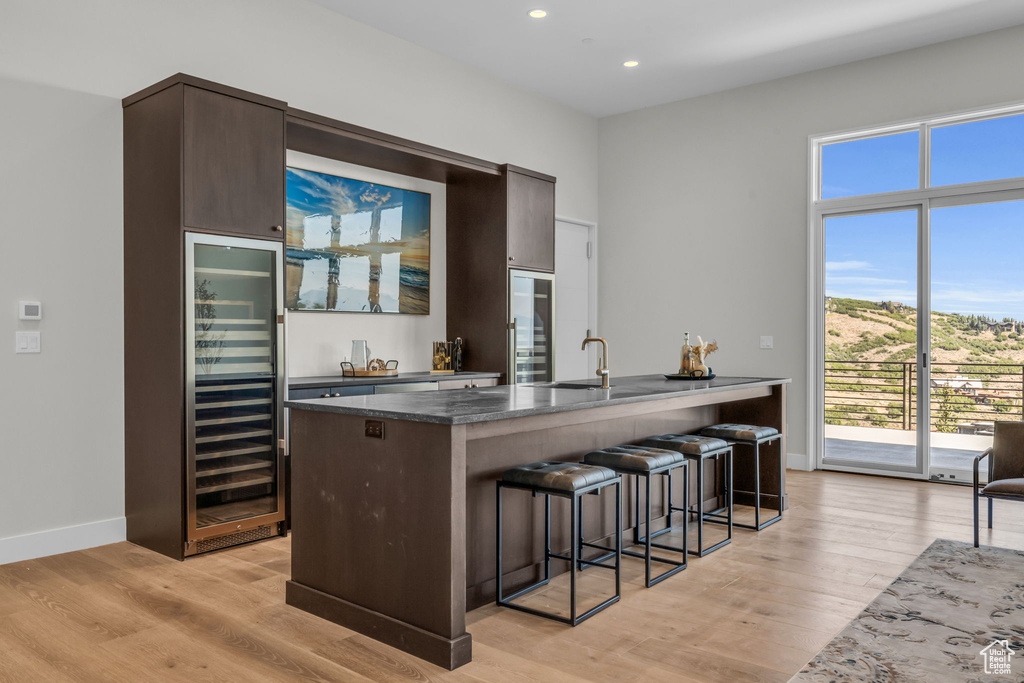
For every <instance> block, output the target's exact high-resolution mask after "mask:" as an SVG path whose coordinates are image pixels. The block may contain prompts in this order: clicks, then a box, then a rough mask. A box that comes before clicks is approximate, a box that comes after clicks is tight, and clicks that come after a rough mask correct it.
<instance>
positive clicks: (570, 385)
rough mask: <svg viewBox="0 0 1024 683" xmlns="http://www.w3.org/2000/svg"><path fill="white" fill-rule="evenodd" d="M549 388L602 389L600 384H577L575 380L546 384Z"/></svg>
mask: <svg viewBox="0 0 1024 683" xmlns="http://www.w3.org/2000/svg"><path fill="white" fill-rule="evenodd" d="M544 386H545V387H546V388H548V389H600V388H601V385H600V384H577V383H575V382H555V383H554V384H545V385H544Z"/></svg>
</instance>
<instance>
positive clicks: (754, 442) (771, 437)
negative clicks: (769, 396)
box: [700, 423, 786, 531]
mask: <svg viewBox="0 0 1024 683" xmlns="http://www.w3.org/2000/svg"><path fill="white" fill-rule="evenodd" d="M700 433H701V436H711V437H714V438H716V439H724V440H725V441H727V442H729V443H730V444H731V445H733V446H751V447H752V448H753V449H754V490H753V491H740V493H753V494H754V523H753V524H752V525H751V524H741V523H740V522H733V526H738V527H740V528H742V529H752V530H753V531H760V530H761V529H764V528H765V527H767V526H770V525H772V524H775V522H778V521H779V520H780V519H782V491H781V490H780V491H779V509H778V514H777V515H775V516H774V517H772V518H771V519H767V520H765V521H764V522H762V521H761V446H763V445H765V444H769V443H772V442H773V441H778V440H779V439H780V438H782V435H781V434H779V430H777V429H775V428H774V427H757V426H754V425H741V424H733V423H726V424H717V425H712V426H711V427H705V428H704V429H702V430H700ZM740 452H742V451H740ZM785 458H786V456H785V454H784V453H783V452H782V449H781V448H780V449H779V484H780V487H781V484H782V482H783V480H784V479H785V477H786V459H785ZM734 493H735V492H734ZM708 521H709V522H715V523H717V524H721V521H719V520H717V519H709V520H708Z"/></svg>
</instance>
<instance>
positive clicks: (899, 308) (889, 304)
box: [878, 301, 906, 313]
mask: <svg viewBox="0 0 1024 683" xmlns="http://www.w3.org/2000/svg"><path fill="white" fill-rule="evenodd" d="M878 305H879V306H880V307H881V308H882V309H884V310H886V311H889V312H890V313H902V312H903V309H904V308H906V306H904V305H903V304H902V303H900V302H899V301H880V302H879V303H878Z"/></svg>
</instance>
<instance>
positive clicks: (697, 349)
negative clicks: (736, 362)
mask: <svg viewBox="0 0 1024 683" xmlns="http://www.w3.org/2000/svg"><path fill="white" fill-rule="evenodd" d="M717 350H718V342H716V341H715V340H714V339H712V340H711V341H710V342H708V343H707V344H705V343H704V340H703V339H701V338H700V336H698V337H697V346H694V347H693V351H692V353H693V359H694V364H693V367H692V368H690V373H691V374H696V373H698V372H699V373H700V376H701V377H707V376H708V375H710V374H711V368H709V367H707V366H706V365H705V364H704V359H705V358H707V357H708V356H709V355H710V354H712V353H714V352H715V351H717Z"/></svg>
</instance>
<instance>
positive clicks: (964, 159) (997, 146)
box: [932, 114, 1024, 187]
mask: <svg viewBox="0 0 1024 683" xmlns="http://www.w3.org/2000/svg"><path fill="white" fill-rule="evenodd" d="M1020 176H1024V114H1018V115H1016V116H1004V117H1002V118H998V119H988V120H987V121H972V122H971V123H959V124H956V125H954V126H943V127H941V128H934V129H932V186H933V187H934V186H937V185H956V184H959V183H976V182H980V181H982V180H998V179H1000V178H1018V177H1020Z"/></svg>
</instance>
